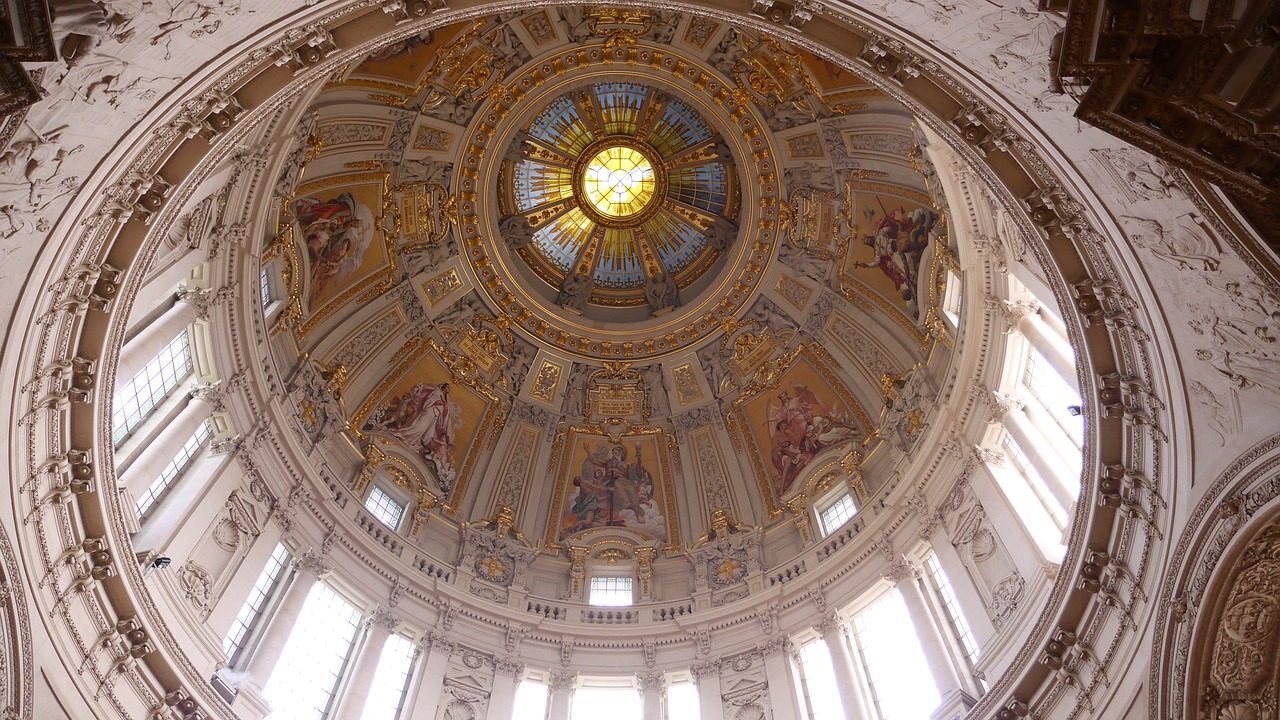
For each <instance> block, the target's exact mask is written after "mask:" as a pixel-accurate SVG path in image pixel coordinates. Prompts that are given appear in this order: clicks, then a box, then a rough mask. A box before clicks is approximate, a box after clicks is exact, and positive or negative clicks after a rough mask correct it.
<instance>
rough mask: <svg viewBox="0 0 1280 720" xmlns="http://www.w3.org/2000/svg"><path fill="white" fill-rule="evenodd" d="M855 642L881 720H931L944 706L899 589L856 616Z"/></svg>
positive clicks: (890, 591)
mask: <svg viewBox="0 0 1280 720" xmlns="http://www.w3.org/2000/svg"><path fill="white" fill-rule="evenodd" d="M853 639H854V644H855V649H856V650H857V656H858V658H859V660H860V661H861V663H862V668H863V671H864V672H865V673H866V677H867V684H868V686H869V690H870V691H871V693H870V699H871V701H872V704H873V705H874V708H875V712H876V717H877V718H879V720H916V718H927V717H929V714H930V713H932V712H933V710H934V709H935V708H937V707H938V705H939V704H941V702H942V698H941V696H940V695H939V694H938V688H937V687H936V686H935V685H934V682H933V679H932V675H931V674H930V671H929V664H928V661H927V660H925V655H924V650H923V649H922V648H921V646H920V638H919V635H918V634H917V632H916V628H915V625H914V624H912V622H911V615H910V614H909V613H908V611H907V605H906V602H905V601H903V599H902V594H901V593H899V592H898V590H897V589H891V590H889V591H888V592H886V593H884V594H883V595H881V596H880V597H879V598H877V599H876V600H875V601H874V602H872V603H871V604H870V605H869V606H867V607H866V608H865V609H863V610H862V611H861V612H859V613H858V614H856V615H854V616H853Z"/></svg>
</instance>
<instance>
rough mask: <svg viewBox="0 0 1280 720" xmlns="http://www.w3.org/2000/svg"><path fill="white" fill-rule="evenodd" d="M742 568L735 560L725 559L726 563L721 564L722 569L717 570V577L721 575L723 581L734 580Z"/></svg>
mask: <svg viewBox="0 0 1280 720" xmlns="http://www.w3.org/2000/svg"><path fill="white" fill-rule="evenodd" d="M740 567H742V563H740V562H734V560H733V558H725V559H724V562H722V563H720V567H719V568H717V569H716V575H719V576H720V578H721V579H722V580H732V579H733V576H734V575H736V574H737V572H738V568H740Z"/></svg>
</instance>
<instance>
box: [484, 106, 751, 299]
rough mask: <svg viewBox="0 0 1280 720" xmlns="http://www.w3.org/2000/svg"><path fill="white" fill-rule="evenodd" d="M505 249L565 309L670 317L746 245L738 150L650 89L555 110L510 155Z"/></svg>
mask: <svg viewBox="0 0 1280 720" xmlns="http://www.w3.org/2000/svg"><path fill="white" fill-rule="evenodd" d="M504 157H505V158H506V165H505V168H504V169H505V172H503V173H501V174H500V176H499V177H500V180H499V184H500V186H501V187H500V188H499V195H500V197H502V199H503V200H504V201H505V204H506V206H507V207H508V208H510V209H511V210H512V212H511V213H509V214H507V215H506V216H505V217H504V219H503V222H502V224H501V228H502V233H503V235H504V240H505V241H506V243H507V244H508V246H509V247H511V248H512V249H514V250H516V252H517V254H518V255H519V257H520V258H521V259H522V260H523V261H524V262H525V263H526V264H527V265H528V266H529V268H530V269H531V270H533V272H534V274H535V275H537V276H538V277H539V278H541V279H542V280H544V281H546V282H547V283H548V284H549V285H550V286H551V287H552V288H554V289H555V290H556V291H557V293H558V297H557V300H556V304H558V305H561V306H563V307H566V308H569V309H571V310H574V311H577V312H582V311H584V310H585V306H587V305H596V306H606V307H630V306H643V305H645V304H647V305H648V306H649V308H650V310H651V312H652V314H653V315H660V314H662V313H664V312H666V311H668V310H671V309H673V308H675V307H677V306H678V305H680V304H682V301H681V297H680V292H681V291H682V290H685V289H687V288H689V286H690V285H692V284H694V283H695V282H697V280H698V279H699V278H701V277H702V276H703V275H704V274H706V273H707V271H708V270H710V269H711V268H712V267H713V266H715V265H716V264H717V260H718V259H719V258H720V256H721V255H722V254H723V253H724V251H725V250H726V249H728V247H729V246H730V245H731V244H732V242H733V240H734V239H736V232H734V231H733V229H734V226H733V221H734V220H735V218H733V217H729V215H730V214H735V215H736V213H735V212H734V208H733V207H732V205H733V203H732V198H733V192H734V186H735V183H736V176H735V175H734V171H733V159H732V157H731V153H730V152H729V149H728V146H727V145H726V144H725V142H724V141H723V140H722V139H721V138H720V136H719V135H718V134H717V133H716V132H715V131H714V130H713V129H712V127H711V125H709V124H708V123H707V121H706V119H704V118H703V116H702V114H701V113H700V112H699V111H698V110H697V109H695V108H694V106H693V105H692V104H691V103H688V102H685V101H684V100H681V99H680V98H678V97H675V96H674V95H672V94H670V93H668V92H666V91H664V90H659V89H658V88H656V87H654V86H651V85H648V84H645V83H641V82H600V83H595V84H593V85H590V86H588V87H586V88H579V89H574V90H570V91H568V92H565V93H563V94H561V95H560V96H559V97H557V98H555V99H553V100H551V101H550V102H549V103H547V105H546V106H545V107H544V108H543V109H542V110H541V112H539V113H538V114H537V115H536V116H535V117H534V118H533V119H532V120H531V121H530V122H529V123H528V125H527V126H526V127H525V128H524V129H523V130H522V131H521V132H519V133H517V134H516V135H515V137H514V139H513V140H512V141H511V143H510V144H509V146H508V149H507V152H506V154H505V156H504Z"/></svg>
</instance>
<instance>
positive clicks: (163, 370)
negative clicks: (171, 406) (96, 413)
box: [111, 330, 192, 446]
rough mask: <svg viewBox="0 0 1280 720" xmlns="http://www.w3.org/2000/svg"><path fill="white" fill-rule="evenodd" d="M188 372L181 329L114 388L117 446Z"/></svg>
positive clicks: (188, 347)
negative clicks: (141, 366) (143, 365)
mask: <svg viewBox="0 0 1280 720" xmlns="http://www.w3.org/2000/svg"><path fill="white" fill-rule="evenodd" d="M191 371H192V362H191V339H190V336H189V335H188V333H187V331H186V330H183V331H182V332H181V333H180V334H179V335H178V336H177V337H175V338H174V339H173V340H172V341H171V342H170V343H169V344H168V345H167V346H165V348H164V349H163V350H161V351H160V353H159V354H158V355H156V356H155V357H154V358H152V359H151V361H150V362H148V363H147V364H146V367H144V368H143V369H142V371H141V372H139V373H138V374H137V375H134V376H133V377H131V378H129V380H128V381H127V382H125V383H124V384H123V385H118V386H117V387H116V392H115V398H114V401H113V402H112V410H111V425H112V428H111V440H112V442H114V443H115V444H116V445H117V446H119V445H120V443H122V442H124V440H125V438H127V437H129V435H130V433H132V432H133V431H134V430H135V429H137V427H138V426H139V425H141V424H142V421H143V420H145V419H146V418H147V416H148V415H150V414H151V412H152V411H153V410H155V409H156V406H158V405H159V404H160V402H161V401H162V400H164V399H165V398H166V397H168V395H169V393H171V392H173V389H174V388H176V387H178V385H179V384H181V383H182V381H183V380H185V379H186V378H187V377H188V376H189V375H191Z"/></svg>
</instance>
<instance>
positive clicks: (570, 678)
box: [551, 670, 578, 692]
mask: <svg viewBox="0 0 1280 720" xmlns="http://www.w3.org/2000/svg"><path fill="white" fill-rule="evenodd" d="M577 683H578V673H576V672H556V671H554V670H552V671H551V690H552V692H554V691H556V690H570V691H571V690H573V688H574V685H576V684H577Z"/></svg>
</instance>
